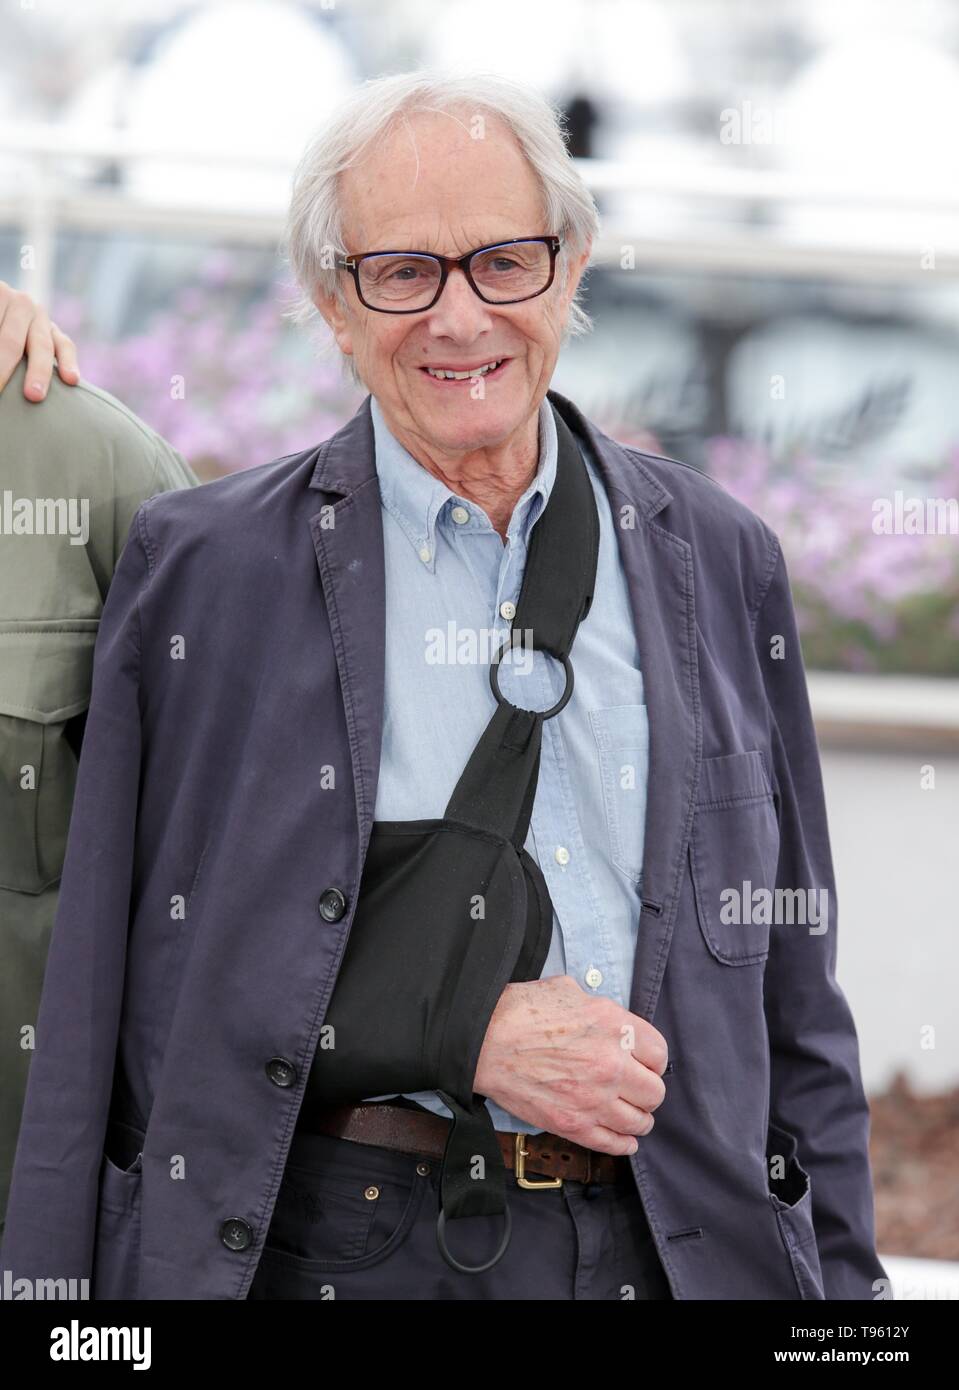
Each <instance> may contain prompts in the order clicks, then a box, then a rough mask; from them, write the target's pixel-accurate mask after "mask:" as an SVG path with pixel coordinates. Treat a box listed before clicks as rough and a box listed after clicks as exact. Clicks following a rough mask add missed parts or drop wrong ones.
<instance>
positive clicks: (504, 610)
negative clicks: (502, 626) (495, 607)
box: [499, 599, 516, 620]
mask: <svg viewBox="0 0 959 1390" xmlns="http://www.w3.org/2000/svg"><path fill="white" fill-rule="evenodd" d="M499 615H500V617H501V618H506V619H509V620H511V619H513V618H515V617H516V604H515V603H510V601H509V599H507V600H506V602H505V603H501V604H500V606H499Z"/></svg>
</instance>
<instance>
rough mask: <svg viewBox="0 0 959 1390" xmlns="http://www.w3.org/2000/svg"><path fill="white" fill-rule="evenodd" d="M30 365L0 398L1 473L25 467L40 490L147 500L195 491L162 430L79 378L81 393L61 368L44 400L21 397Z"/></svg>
mask: <svg viewBox="0 0 959 1390" xmlns="http://www.w3.org/2000/svg"><path fill="white" fill-rule="evenodd" d="M25 373H26V360H25V359H23V360H21V362H20V363H19V364H18V365H17V367H16V368H15V370H14V372H13V374H12V376H11V378H10V380H9V381H8V382H7V385H6V387H5V388H4V390H3V391H2V392H0V438H2V450H3V470H4V474H5V476H8V477H10V476H11V475H12V474H13V473H14V472H15V471H16V469H17V467H18V465H17V460H18V459H19V460H20V463H19V467H20V470H21V472H22V473H23V474H24V480H25V482H28V483H29V485H30V486H31V488H34V487H35V488H38V489H40V490H41V491H49V490H51V489H53V490H55V491H62V490H64V489H67V490H73V489H77V488H85V489H87V490H88V491H90V492H91V493H92V494H93V495H95V496H97V497H100V498H102V499H104V500H105V499H106V496H107V495H108V494H113V495H114V496H117V495H121V496H122V495H125V496H128V497H136V496H137V495H138V494H139V495H141V496H143V497H146V496H148V495H150V493H151V492H153V491H155V490H157V489H166V488H170V487H192V486H193V485H194V484H195V482H196V479H195V477H194V475H193V473H192V471H191V470H190V467H189V465H188V464H187V462H186V460H185V459H184V458H183V457H182V455H181V454H179V453H178V452H177V450H176V449H174V448H173V446H172V445H170V444H169V443H168V442H167V441H166V440H165V439H164V438H163V437H162V436H161V435H160V434H158V433H157V431H156V430H154V429H152V428H151V427H150V426H149V425H148V424H147V423H146V422H145V421H144V420H141V419H140V417H139V416H138V415H136V414H135V413H134V412H133V411H132V410H131V409H130V408H129V407H128V406H126V405H124V404H123V402H122V401H120V400H118V399H117V398H116V397H115V396H112V395H111V394H110V393H109V392H108V391H105V390H103V389H102V387H99V386H95V385H94V384H93V383H92V382H89V381H87V380H85V379H84V378H82V377H81V379H80V381H79V382H78V383H77V385H76V386H69V385H67V384H66V383H65V382H63V381H61V380H60V376H59V374H58V372H57V371H56V369H54V372H53V375H52V377H51V380H50V386H49V389H48V391H47V395H46V397H45V399H44V400H42V401H28V400H27V399H26V398H25V397H24V395H23V383H24V379H25Z"/></svg>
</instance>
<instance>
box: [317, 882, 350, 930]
mask: <svg viewBox="0 0 959 1390" xmlns="http://www.w3.org/2000/svg"><path fill="white" fill-rule="evenodd" d="M317 906H318V907H319V909H320V916H321V917H322V918H323V920H324V922H338V921H339V920H340V918H341V917H342V916H343V913H344V912H345V911H346V899H345V898H344V896H343V894H342V893H341V892H340V890H339V889H338V888H324V890H323V892H322V893H321V894H320V901H319V903H318V904H317Z"/></svg>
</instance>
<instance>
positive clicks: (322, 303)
mask: <svg viewBox="0 0 959 1390" xmlns="http://www.w3.org/2000/svg"><path fill="white" fill-rule="evenodd" d="M313 303H314V304H315V305H316V307H317V308H318V309H319V311H320V313H321V314H322V315H323V317H324V318H325V319H326V322H327V323H328V324H329V326H330V332H331V333H332V334H333V337H334V338H335V339H336V345H337V347H338V348H339V349H340V351H341V352H342V353H345V354H346V356H347V357H352V356H353V330H352V326H351V324H350V319H349V315H348V314H347V312H346V309H345V307H344V305H343V303H342V302H341V300H340V299H339V298H338V297H337V296H336V295H335V294H326V293H325V292H324V291H323V290H316V292H315V293H314V295H313Z"/></svg>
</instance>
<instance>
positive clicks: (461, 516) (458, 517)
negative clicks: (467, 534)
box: [450, 507, 470, 526]
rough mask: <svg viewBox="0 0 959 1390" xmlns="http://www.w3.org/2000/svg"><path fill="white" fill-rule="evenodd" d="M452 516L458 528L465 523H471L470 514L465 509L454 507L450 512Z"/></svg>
mask: <svg viewBox="0 0 959 1390" xmlns="http://www.w3.org/2000/svg"><path fill="white" fill-rule="evenodd" d="M450 516H451V517H452V518H453V520H454V521H455V522H456V524H457V526H462V525H463V522H464V521H469V519H470V514H469V512H468V511H467V510H466V508H465V507H454V508H453V510H452V511H451V512H450Z"/></svg>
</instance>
